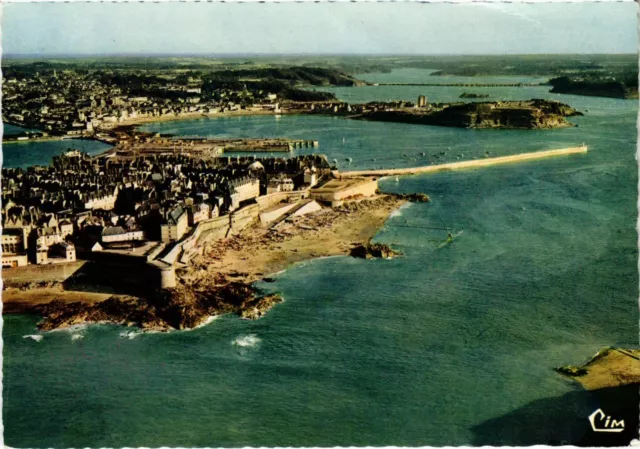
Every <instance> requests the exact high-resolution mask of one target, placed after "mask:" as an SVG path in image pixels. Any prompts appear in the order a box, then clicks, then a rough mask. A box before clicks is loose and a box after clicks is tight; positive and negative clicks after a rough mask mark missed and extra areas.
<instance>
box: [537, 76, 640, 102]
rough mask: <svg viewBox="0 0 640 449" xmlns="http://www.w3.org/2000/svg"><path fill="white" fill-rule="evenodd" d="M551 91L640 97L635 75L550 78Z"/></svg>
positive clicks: (601, 95) (614, 96)
mask: <svg viewBox="0 0 640 449" xmlns="http://www.w3.org/2000/svg"><path fill="white" fill-rule="evenodd" d="M549 84H551V86H553V88H552V89H551V92H553V93H560V94H572V95H585V96H594V97H611V98H624V99H637V98H638V80H637V78H636V77H635V76H633V77H624V78H622V77H615V76H583V77H568V76H561V77H558V78H552V79H551V80H549Z"/></svg>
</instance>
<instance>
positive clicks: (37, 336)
mask: <svg viewBox="0 0 640 449" xmlns="http://www.w3.org/2000/svg"><path fill="white" fill-rule="evenodd" d="M22 338H30V339H32V340H33V341H37V342H38V343H39V342H41V341H42V338H43V337H42V335H23V336H22Z"/></svg>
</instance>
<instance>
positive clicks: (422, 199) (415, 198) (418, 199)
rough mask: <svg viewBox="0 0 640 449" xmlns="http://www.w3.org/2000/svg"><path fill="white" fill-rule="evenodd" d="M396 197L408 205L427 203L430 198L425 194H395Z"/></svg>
mask: <svg viewBox="0 0 640 449" xmlns="http://www.w3.org/2000/svg"><path fill="white" fill-rule="evenodd" d="M396 196H397V197H398V198H401V199H403V200H407V201H409V202H410V203H429V202H431V198H429V195H427V194H426V193H397V194H396Z"/></svg>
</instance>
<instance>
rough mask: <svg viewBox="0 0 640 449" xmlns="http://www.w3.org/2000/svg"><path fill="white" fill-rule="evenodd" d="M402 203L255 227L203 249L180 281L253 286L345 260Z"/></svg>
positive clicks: (359, 205) (370, 204) (386, 200)
mask: <svg viewBox="0 0 640 449" xmlns="http://www.w3.org/2000/svg"><path fill="white" fill-rule="evenodd" d="M405 202H406V200H405V199H401V198H398V197H395V196H390V195H381V196H378V197H376V198H372V199H366V200H361V201H359V202H353V203H348V204H347V205H345V206H343V207H341V208H336V209H330V208H325V209H322V210H321V211H318V212H317V213H314V214H312V215H308V216H303V217H297V218H296V219H295V220H293V221H291V222H287V223H282V224H280V225H279V226H278V228H277V229H273V230H272V229H265V228H263V227H261V226H260V224H259V223H256V224H254V225H251V226H249V227H247V228H245V229H244V230H243V231H242V232H241V233H240V234H238V235H236V236H233V237H231V238H229V239H223V240H219V241H217V242H213V243H210V244H207V245H206V246H205V248H204V251H203V255H202V256H199V257H197V258H196V259H194V261H193V264H192V266H191V267H189V268H187V269H186V270H184V272H182V273H180V276H181V278H182V279H183V280H184V281H185V282H186V283H190V282H196V281H198V282H199V281H202V280H204V279H216V278H218V279H223V278H234V279H235V280H238V281H241V282H247V283H252V282H255V281H257V280H259V279H261V278H263V277H264V276H268V275H270V274H273V273H276V272H278V271H281V270H283V269H285V268H287V267H289V266H290V265H292V264H294V263H297V262H302V261H305V260H309V259H314V258H318V257H327V256H337V255H348V254H349V251H350V250H351V248H352V247H353V246H354V245H357V244H364V243H368V242H369V241H370V240H371V238H373V237H374V236H375V234H376V233H377V232H378V230H379V229H380V228H381V227H382V225H383V224H384V222H385V221H386V220H387V218H388V217H389V215H390V214H391V212H393V211H394V210H395V209H397V208H398V207H400V206H401V205H402V204H404V203H405Z"/></svg>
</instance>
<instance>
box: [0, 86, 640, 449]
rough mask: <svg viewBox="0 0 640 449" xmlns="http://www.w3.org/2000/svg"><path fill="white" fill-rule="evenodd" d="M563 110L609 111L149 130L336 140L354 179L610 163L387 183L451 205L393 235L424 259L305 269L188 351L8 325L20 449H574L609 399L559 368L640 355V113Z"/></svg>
mask: <svg viewBox="0 0 640 449" xmlns="http://www.w3.org/2000/svg"><path fill="white" fill-rule="evenodd" d="M360 89H362V88H354V92H355V91H358V92H359V91H360ZM378 89H381V88H378ZM404 89H408V92H409V93H407V96H408V97H409V95H413V92H411V91H410V88H404ZM441 89H442V92H443V93H442V96H443V97H447V95H449V96H450V97H451V96H454V95H455V92H454V93H451V92H450V88H441ZM539 94H540V95H538V96H546V97H550V96H549V95H548V94H546V95H545V93H544V89H542V88H541V89H540V92H539ZM385 95H386V94H385ZM506 95H508V91H505V96H506ZM561 98H562V100H563V101H565V102H568V103H569V104H571V105H573V106H575V107H577V108H578V109H580V110H583V111H584V110H586V109H588V110H589V113H587V115H586V116H585V117H579V118H576V119H575V123H577V124H578V125H579V127H577V128H571V129H562V130H546V131H495V130H486V131H483V130H461V129H453V128H451V129H450V128H438V127H428V126H414V125H406V124H392V123H372V122H356V121H348V120H342V119H336V118H330V117H304V116H303V117H292V116H283V117H281V118H280V119H275V118H273V117H264V116H262V117H240V118H225V119H216V120H198V121H191V122H186V121H183V122H174V123H162V124H157V125H149V126H147V127H146V129H150V130H156V131H161V132H167V133H175V134H182V135H191V134H196V133H197V134H200V133H204V134H209V135H225V136H288V137H305V138H313V139H318V140H319V141H320V150H321V151H322V152H323V153H325V154H327V155H328V156H329V158H330V159H333V158H336V159H338V161H339V163H340V165H341V167H342V168H346V167H347V166H348V165H349V164H347V162H346V161H344V159H345V158H346V157H353V159H354V160H353V162H352V163H351V164H350V165H351V167H352V168H353V167H355V168H360V167H373V166H379V165H382V166H385V167H388V166H394V164H395V166H409V165H413V164H416V163H428V159H429V158H432V160H434V161H435V162H440V161H444V160H455V158H456V157H458V156H459V155H460V154H464V156H462V157H461V159H468V158H472V157H481V156H482V155H483V154H484V152H485V151H491V152H492V154H495V155H501V154H508V153H513V152H520V151H531V150H539V149H547V148H558V147H562V146H567V145H576V144H580V143H582V142H585V143H586V144H588V145H589V153H588V154H586V155H580V156H571V157H561V158H555V159H548V160H541V161H536V162H530V163H523V164H516V165H508V166H501V167H492V168H488V169H482V170H469V171H460V172H448V173H440V174H436V175H429V176H413V177H404V178H399V179H398V180H397V181H396V180H395V179H394V178H388V179H385V180H383V181H382V182H381V187H382V189H383V190H387V191H397V192H426V193H428V194H429V195H430V196H431V198H432V202H431V203H429V204H414V205H410V206H408V207H404V208H402V209H401V210H400V211H398V212H397V213H395V214H394V216H392V217H391V218H390V219H389V220H388V222H387V223H386V224H385V226H384V227H383V228H382V229H381V230H380V232H379V233H378V235H377V237H376V239H377V240H379V241H382V242H386V243H390V244H392V245H394V246H396V247H397V248H399V249H400V250H402V251H403V252H404V253H405V256H404V257H402V258H397V259H393V260H370V261H364V260H356V259H351V258H347V257H334V258H327V259H320V260H315V261H309V262H304V263H301V264H297V265H295V266H294V267H292V268H290V269H289V270H287V271H284V272H282V273H279V274H277V275H276V278H277V281H276V282H275V283H270V284H267V283H264V284H260V287H261V288H263V289H264V290H265V291H279V292H281V293H282V294H283V296H284V297H285V302H284V303H282V304H280V305H278V306H276V307H275V308H274V309H273V310H271V311H270V312H269V314H267V316H266V317H264V318H263V319H261V320H259V321H256V322H249V321H241V320H238V319H235V318H233V317H226V316H225V317H221V318H218V319H217V320H215V321H213V322H212V323H211V324H209V325H208V326H206V327H203V328H200V329H196V330H193V331H189V332H175V333H170V334H145V335H136V334H135V333H134V334H123V332H125V333H126V332H129V331H130V330H126V329H121V328H118V327H113V326H90V327H87V328H84V329H80V330H76V331H74V332H54V333H47V334H39V333H38V332H36V331H35V323H36V322H37V318H36V317H30V316H6V317H5V324H4V342H5V346H4V348H5V349H4V351H5V352H4V356H5V359H4V360H5V362H4V363H5V366H4V392H3V394H4V425H5V437H6V440H7V444H9V445H11V446H18V447H24V446H38V447H43V446H55V447H65V446H76V447H78V446H86V445H91V446H93V447H97V446H111V447H119V446H123V445H129V446H151V447H153V446H160V445H167V446H187V447H189V446H245V445H250V446H261V445H265V446H275V445H278V446H289V445H292V446H329V445H331V446H333V445H343V446H348V445H436V446H437V445H445V444H447V445H465V444H467V445H479V444H492V445H502V444H531V443H532V440H533V442H538V443H542V444H544V443H558V442H562V441H575V438H576V437H577V436H580V435H579V433H580V431H581V429H582V428H581V427H579V426H578V427H577V426H576V422H580V423H585V422H586V416H588V414H590V413H591V412H592V411H593V410H594V409H595V408H597V400H596V399H595V398H594V397H593V396H592V395H590V394H588V393H583V392H582V391H581V389H580V388H578V387H576V386H575V385H574V384H572V383H570V382H568V381H566V380H565V379H563V378H561V377H559V376H558V375H557V374H556V373H554V372H553V370H552V368H553V367H555V366H558V365H562V364H567V363H581V362H583V361H585V360H586V359H587V358H589V357H590V356H591V355H593V354H594V353H595V352H596V351H597V350H598V349H599V348H601V347H602V346H608V345H628V346H635V345H637V342H638V328H637V323H638V314H637V285H638V276H637V249H636V248H637V247H636V241H637V236H636V232H635V230H634V228H635V221H636V190H637V168H636V161H635V159H634V152H635V136H636V129H635V117H636V113H637V106H636V103H635V102H632V101H623V100H614V99H602V98H589V97H574V96H562V97H561ZM447 147H451V150H448V151H447V154H446V155H445V157H443V158H442V159H441V160H435V159H434V155H435V154H437V153H439V152H441V151H443V149H446V148H447ZM296 151H297V152H298V153H305V152H311V151H313V150H312V149H303V150H296ZM423 151H424V152H426V153H428V155H429V156H428V157H427V156H425V157H424V158H423V157H422V156H420V153H421V152H423ZM404 154H407V157H404V156H403V155H404ZM373 158H375V159H376V161H372V160H371V159H373ZM414 158H415V159H416V160H412V159H414ZM424 159H427V160H424ZM433 228H452V229H453V230H454V231H455V232H459V231H463V233H462V234H460V236H459V237H458V238H457V239H456V241H455V242H454V244H452V245H449V246H446V247H443V248H438V245H439V243H440V242H441V241H442V240H444V238H445V237H446V231H445V230H443V229H433ZM26 335H42V336H43V338H42V340H41V341H39V342H38V341H35V340H33V339H31V338H24V336H26ZM73 335H78V336H81V337H73ZM130 336H135V338H133V339H130V338H129V337H130ZM74 338H75V339H74ZM514 416H515V418H514ZM543 417H544V418H543ZM544 419H546V420H548V421H549V422H548V423H547V424H549V425H548V426H546V427H545V426H541V425H540V423H541V422H542V421H541V420H544ZM514 420H515V421H514ZM545 422H546V421H545ZM514 427H516V428H521V429H522V431H521V432H520V433H517V434H514V431H513V428H514Z"/></svg>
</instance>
